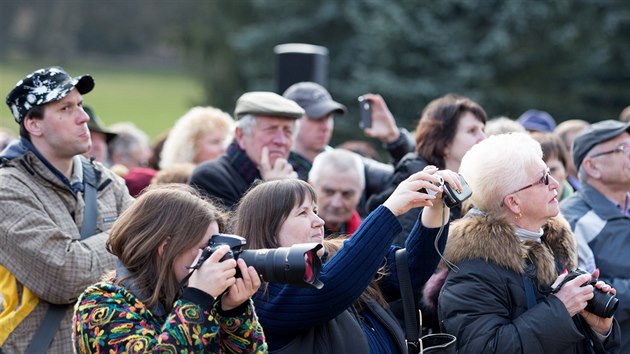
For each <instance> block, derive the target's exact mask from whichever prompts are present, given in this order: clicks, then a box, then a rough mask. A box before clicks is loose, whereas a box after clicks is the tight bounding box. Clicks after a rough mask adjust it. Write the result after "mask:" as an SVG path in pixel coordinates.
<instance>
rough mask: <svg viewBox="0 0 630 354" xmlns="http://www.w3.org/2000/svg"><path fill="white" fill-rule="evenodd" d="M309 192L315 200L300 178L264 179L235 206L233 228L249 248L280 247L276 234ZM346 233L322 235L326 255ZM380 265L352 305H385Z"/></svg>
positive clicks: (332, 251) (313, 198)
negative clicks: (371, 301) (329, 236)
mask: <svg viewBox="0 0 630 354" xmlns="http://www.w3.org/2000/svg"><path fill="white" fill-rule="evenodd" d="M307 196H310V197H311V199H312V200H313V202H314V203H316V202H317V195H316V193H315V190H314V189H313V187H311V185H310V184H308V183H306V182H304V181H302V180H299V179H283V180H277V181H269V182H263V183H260V184H258V185H255V186H254V187H252V188H251V189H250V190H249V192H247V194H245V196H243V198H242V199H241V202H240V203H239V205H238V208H237V209H236V218H235V223H234V232H235V233H236V234H237V235H240V236H243V237H245V238H246V239H247V246H246V247H248V248H253V249H259V248H277V247H280V244H279V243H278V238H277V235H278V233H279V231H280V228H281V227H282V224H283V223H284V222H285V221H286V220H287V218H288V217H289V214H290V213H291V211H292V210H293V208H295V207H296V206H298V205H301V204H302V203H303V202H304V200H305V198H306V197H307ZM346 237H347V236H345V235H344V236H338V237H334V238H327V239H324V248H325V249H326V251H327V252H328V258H329V259H330V257H332V255H334V254H335V253H336V252H337V251H338V250H339V249H340V248H341V246H342V245H343V241H344V240H345V239H346ZM383 274H384V273H383V268H382V269H381V270H379V273H378V276H377V278H375V279H374V280H373V281H372V282H371V283H370V285H369V286H368V287H367V288H366V289H365V291H364V292H363V293H362V294H361V296H360V297H359V299H358V301H357V303H355V306H356V307H357V308H359V309H361V308H362V306H363V303H364V302H365V301H366V300H368V299H375V300H376V301H377V302H378V303H379V304H381V305H382V306H387V302H386V301H385V298H384V297H383V295H382V293H381V290H380V288H379V287H378V280H379V279H380V278H381V277H382V275H383Z"/></svg>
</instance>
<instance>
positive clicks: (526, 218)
mask: <svg viewBox="0 0 630 354" xmlns="http://www.w3.org/2000/svg"><path fill="white" fill-rule="evenodd" d="M459 172H460V173H461V174H462V175H463V176H464V178H465V179H466V181H467V182H468V184H469V185H470V187H471V189H472V190H473V195H472V197H471V199H470V200H471V201H472V203H473V204H474V208H473V209H471V210H470V211H469V212H468V213H467V214H466V215H465V216H464V217H463V218H461V219H459V220H457V221H455V222H453V223H452V224H451V228H450V231H449V239H448V242H447V245H446V249H445V252H444V256H445V259H447V260H448V261H449V268H450V269H449V273H448V276H447V279H446V282H445V284H444V286H443V288H442V290H441V292H440V297H439V306H438V312H439V317H440V321H441V325H442V327H443V329H445V330H446V332H448V333H451V334H453V335H455V336H457V343H458V353H460V354H464V353H475V354H478V353H593V352H594V353H615V352H618V351H619V337H620V333H619V326H618V324H617V322H616V320H614V318H613V317H606V314H600V316H598V315H596V314H595V313H593V312H596V311H594V310H593V309H591V308H590V307H588V308H587V303H589V302H590V301H591V299H592V298H593V296H594V292H598V293H600V295H601V296H607V297H610V296H611V295H610V294H615V289H613V288H611V287H610V286H609V285H607V284H605V283H604V282H601V281H597V277H598V274H597V273H598V272H597V271H596V272H594V273H593V274H592V275H591V274H588V273H585V274H581V275H577V276H576V277H575V278H573V274H575V273H573V272H572V271H573V270H575V267H576V265H577V250H576V243H575V239H574V237H573V235H572V233H571V229H570V227H569V225H568V223H567V222H566V220H564V218H562V217H561V216H560V215H558V213H559V212H558V200H557V195H558V191H557V189H558V181H556V180H555V179H554V178H553V177H552V176H551V175H550V174H549V169H548V167H547V166H546V165H545V162H544V161H543V159H542V150H541V147H540V144H539V143H538V142H536V141H535V140H534V139H533V138H532V137H531V136H529V135H528V134H526V133H511V134H500V135H495V136H492V137H490V138H488V139H486V140H484V141H482V142H480V143H478V144H477V145H475V146H473V147H472V148H471V149H470V150H469V151H468V152H467V153H466V154H465V155H464V157H463V159H462V162H461V165H460V170H459ZM567 270H568V271H570V273H569V274H570V275H571V276H567V274H566V271H567ZM565 278H567V279H565ZM569 279H572V280H569ZM592 279H593V281H591V280H592ZM563 280H567V281H565V282H563ZM587 283H588V284H587ZM605 293H609V294H605Z"/></svg>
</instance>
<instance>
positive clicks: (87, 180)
mask: <svg viewBox="0 0 630 354" xmlns="http://www.w3.org/2000/svg"><path fill="white" fill-rule="evenodd" d="M81 161H83V201H84V204H85V206H84V209H83V224H81V239H82V240H83V239H86V238H88V237H90V236H92V235H94V234H95V233H96V214H97V206H96V185H97V181H96V171H95V170H94V165H93V164H92V163H90V162H88V161H87V160H81Z"/></svg>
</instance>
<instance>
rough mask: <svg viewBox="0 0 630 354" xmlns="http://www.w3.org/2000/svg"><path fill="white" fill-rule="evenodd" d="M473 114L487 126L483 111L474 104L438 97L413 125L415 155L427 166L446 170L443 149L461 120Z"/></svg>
mask: <svg viewBox="0 0 630 354" xmlns="http://www.w3.org/2000/svg"><path fill="white" fill-rule="evenodd" d="M465 112H470V113H472V114H473V115H474V116H475V118H477V119H478V120H479V121H480V122H482V123H484V124H485V123H486V121H487V120H488V115H487V114H486V111H485V110H484V109H483V108H482V107H481V106H480V105H479V104H478V103H476V102H475V101H473V100H471V99H469V98H467V97H463V96H458V95H455V94H452V93H451V94H447V95H445V96H442V97H440V98H437V99H435V100H433V101H431V102H429V104H428V105H427V106H426V107H425V108H424V110H423V111H422V116H420V120H419V121H418V125H417V126H416V153H417V154H418V155H419V156H420V157H422V158H423V159H424V160H425V161H427V162H428V164H429V165H435V166H438V167H439V168H445V167H446V166H445V161H444V150H445V149H446V147H447V146H448V145H449V144H450V143H451V142H452V141H453V139H454V138H455V134H456V133H457V125H458V124H459V120H460V117H461V116H462V115H463V113H465Z"/></svg>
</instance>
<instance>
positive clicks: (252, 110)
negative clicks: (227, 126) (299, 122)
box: [234, 91, 304, 119]
mask: <svg viewBox="0 0 630 354" xmlns="http://www.w3.org/2000/svg"><path fill="white" fill-rule="evenodd" d="M247 114H253V115H257V116H268V117H281V118H292V119H298V118H301V117H302V115H304V110H303V109H302V107H300V106H299V105H298V104H297V103H295V102H294V101H292V100H290V99H288V98H284V97H282V96H280V95H278V94H277V93H274V92H265V91H252V92H247V93H244V94H243V95H241V97H239V98H238V100H236V108H235V109H234V115H235V116H236V119H240V118H241V117H243V116H244V115H247Z"/></svg>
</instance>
